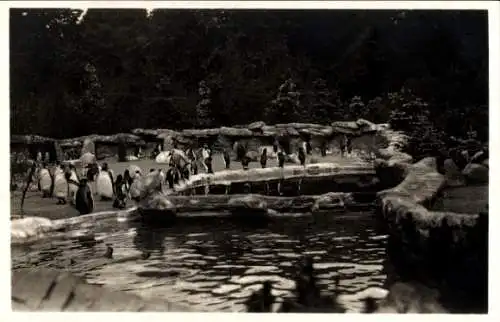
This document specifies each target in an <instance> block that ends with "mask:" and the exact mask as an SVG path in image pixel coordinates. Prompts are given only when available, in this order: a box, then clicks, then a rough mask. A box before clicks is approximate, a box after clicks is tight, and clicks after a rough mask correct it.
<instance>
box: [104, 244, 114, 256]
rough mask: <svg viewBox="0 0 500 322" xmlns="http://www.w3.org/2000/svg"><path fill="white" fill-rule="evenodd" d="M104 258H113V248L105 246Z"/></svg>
mask: <svg viewBox="0 0 500 322" xmlns="http://www.w3.org/2000/svg"><path fill="white" fill-rule="evenodd" d="M104 257H106V258H109V259H111V258H113V247H111V246H110V245H108V246H106V252H105V253H104Z"/></svg>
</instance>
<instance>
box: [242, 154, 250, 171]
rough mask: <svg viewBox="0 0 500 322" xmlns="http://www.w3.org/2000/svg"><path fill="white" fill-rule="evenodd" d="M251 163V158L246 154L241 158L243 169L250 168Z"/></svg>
mask: <svg viewBox="0 0 500 322" xmlns="http://www.w3.org/2000/svg"><path fill="white" fill-rule="evenodd" d="M249 164H250V158H249V157H247V156H246V155H245V156H244V157H243V158H242V159H241V166H242V167H243V170H248V165H249Z"/></svg>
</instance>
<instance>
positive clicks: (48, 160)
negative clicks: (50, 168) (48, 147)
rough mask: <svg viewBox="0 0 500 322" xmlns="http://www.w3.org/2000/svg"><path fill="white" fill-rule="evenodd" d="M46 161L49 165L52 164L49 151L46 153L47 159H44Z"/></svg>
mask: <svg viewBox="0 0 500 322" xmlns="http://www.w3.org/2000/svg"><path fill="white" fill-rule="evenodd" d="M44 161H45V162H47V163H49V162H50V153H49V152H48V151H47V152H45V158H44Z"/></svg>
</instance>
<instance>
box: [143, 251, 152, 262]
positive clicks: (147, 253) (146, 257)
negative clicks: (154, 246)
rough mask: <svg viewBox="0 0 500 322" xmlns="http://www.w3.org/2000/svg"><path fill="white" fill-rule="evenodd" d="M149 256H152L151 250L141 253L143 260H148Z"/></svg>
mask: <svg viewBox="0 0 500 322" xmlns="http://www.w3.org/2000/svg"><path fill="white" fill-rule="evenodd" d="M149 257H151V253H150V252H143V253H142V254H141V259H143V260H146V259H148V258H149Z"/></svg>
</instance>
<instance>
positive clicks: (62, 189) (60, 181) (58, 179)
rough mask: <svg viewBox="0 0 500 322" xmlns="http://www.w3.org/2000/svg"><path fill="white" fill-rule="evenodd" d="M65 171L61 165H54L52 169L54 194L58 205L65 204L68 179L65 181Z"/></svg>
mask: <svg viewBox="0 0 500 322" xmlns="http://www.w3.org/2000/svg"><path fill="white" fill-rule="evenodd" d="M64 173H65V171H64V169H63V166H62V165H58V166H56V168H55V170H54V195H55V196H56V198H57V204H58V205H61V204H62V205H64V204H66V198H67V197H68V181H66V176H65V175H64Z"/></svg>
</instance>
